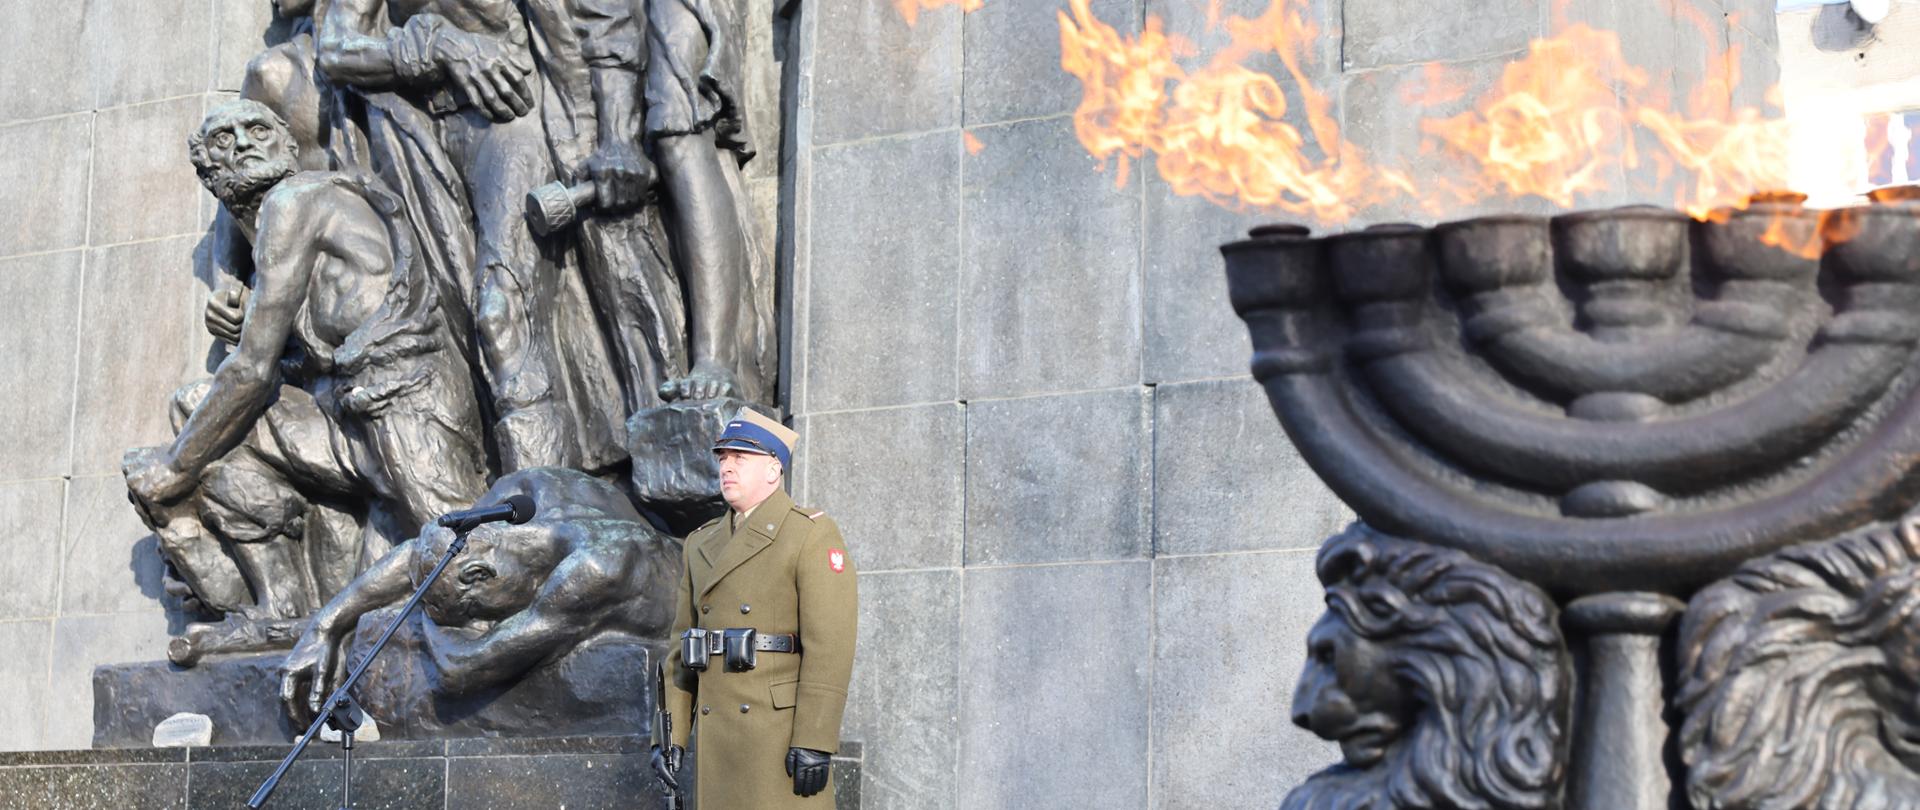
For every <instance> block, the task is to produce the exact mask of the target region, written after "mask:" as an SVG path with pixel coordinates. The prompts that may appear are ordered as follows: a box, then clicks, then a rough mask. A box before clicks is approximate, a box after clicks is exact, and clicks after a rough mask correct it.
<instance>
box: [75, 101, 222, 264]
mask: <svg viewBox="0 0 1920 810" xmlns="http://www.w3.org/2000/svg"><path fill="white" fill-rule="evenodd" d="M203 102H204V98H203V97H202V96H188V97H184V98H175V99H169V100H166V101H157V102H153V103H150V104H138V105H134V106H131V107H120V108H116V109H112V110H106V111H104V112H101V113H100V115H99V117H98V118H97V120H96V121H95V123H94V141H93V143H94V156H93V214H92V220H93V221H92V225H91V226H90V230H89V231H88V239H89V240H90V242H91V244H94V245H111V244H117V243H120V242H131V241H134V240H138V239H153V238H155V237H161V236H177V235H180V234H186V233H191V232H194V231H196V230H198V229H199V228H200V202H201V197H202V196H205V195H206V192H205V191H203V190H202V189H201V186H200V180H199V178H198V177H196V176H195V175H194V171H193V163H192V161H190V160H189V159H188V158H187V135H188V134H190V133H192V132H193V131H194V130H195V129H197V128H198V127H199V126H200V118H201V114H202V104H203Z"/></svg>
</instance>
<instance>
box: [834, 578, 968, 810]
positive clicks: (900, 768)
mask: <svg viewBox="0 0 1920 810" xmlns="http://www.w3.org/2000/svg"><path fill="white" fill-rule="evenodd" d="M959 634H960V574H959V573H958V572H956V571H913V572H895V573H882V574H874V573H862V574H861V575H860V638H859V641H858V649H859V651H860V652H859V658H858V659H857V660H856V661H855V662H854V669H853V684H852V686H851V688H850V690H849V692H848V697H847V717H846V722H845V723H844V724H843V725H842V727H841V736H842V737H844V738H847V739H855V740H860V741H861V751H862V754H863V757H864V762H863V770H862V773H863V777H862V780H861V781H862V783H863V784H862V785H861V787H862V794H861V795H862V796H863V797H864V799H865V802H866V803H865V805H864V806H865V807H866V808H867V810H880V809H881V808H885V810H905V808H929V809H932V808H954V807H956V806H957V805H955V804H954V802H955V800H956V798H957V797H956V796H955V795H954V790H953V786H954V781H955V779H956V778H957V774H956V772H955V767H956V766H957V765H958V761H957V757H958V756H959V750H958V748H957V746H956V744H955V741H956V732H957V731H958V729H957V728H956V724H955V720H956V718H957V717H958V715H959V702H960V694H959V690H960V683H959V677H960V670H959V661H960V657H959V647H958V645H957V644H956V643H955V639H956V638H958V637H959Z"/></svg>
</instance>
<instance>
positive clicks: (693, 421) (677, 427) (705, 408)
mask: <svg viewBox="0 0 1920 810" xmlns="http://www.w3.org/2000/svg"><path fill="white" fill-rule="evenodd" d="M747 405H748V403H747V402H746V401H744V400H739V399H733V398H731V397H729V398H725V399H702V400H680V401H677V402H670V403H667V404H665V405H657V406H654V407H652V408H646V409H644V410H641V411H639V412H638V413H635V414H634V415H633V416H632V417H631V418H629V419H628V420H627V454H628V455H629V456H631V457H632V458H633V469H632V472H631V473H630V474H629V480H630V481H631V482H632V484H633V493H634V498H635V500H637V501H639V503H640V505H641V506H643V507H645V508H646V509H648V510H650V511H652V512H653V513H654V514H656V515H658V516H659V517H661V518H663V519H665V520H666V521H667V522H668V523H669V524H670V525H671V526H672V529H673V531H674V533H675V534H678V535H681V536H685V535H686V534H688V533H691V532H692V531H693V530H694V529H697V528H699V527H700V524H702V523H705V522H707V521H709V520H712V519H714V518H716V517H719V516H720V515H721V514H723V513H724V512H726V508H727V505H726V501H725V500H724V499H722V498H721V495H720V465H719V463H718V462H716V461H715V460H714V455H713V442H714V439H716V438H718V437H719V436H720V433H721V432H722V431H724V430H726V428H727V422H728V420H731V419H733V418H734V417H735V416H737V415H739V413H740V411H741V410H743V409H745V408H746V407H747Z"/></svg>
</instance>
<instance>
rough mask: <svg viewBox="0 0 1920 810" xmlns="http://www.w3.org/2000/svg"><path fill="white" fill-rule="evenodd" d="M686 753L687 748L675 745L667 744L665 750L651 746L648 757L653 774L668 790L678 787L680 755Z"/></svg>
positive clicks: (677, 788)
mask: <svg viewBox="0 0 1920 810" xmlns="http://www.w3.org/2000/svg"><path fill="white" fill-rule="evenodd" d="M686 753H687V749H685V748H681V747H680V746H677V745H669V746H667V749H666V750H665V751H662V750H660V746H658V745H656V746H654V747H653V753H652V755H651V756H650V757H649V760H650V761H651V762H652V764H653V775H654V776H656V777H658V778H659V779H660V784H662V785H665V786H666V787H667V789H668V790H679V789H680V757H681V756H682V755H684V754H686Z"/></svg>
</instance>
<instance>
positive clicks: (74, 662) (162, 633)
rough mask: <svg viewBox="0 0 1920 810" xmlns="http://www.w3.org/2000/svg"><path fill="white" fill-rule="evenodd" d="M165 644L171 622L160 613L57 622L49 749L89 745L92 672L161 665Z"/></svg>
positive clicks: (50, 690) (49, 696)
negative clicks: (114, 667) (103, 667)
mask: <svg viewBox="0 0 1920 810" xmlns="http://www.w3.org/2000/svg"><path fill="white" fill-rule="evenodd" d="M167 641H168V635H167V617H166V614H164V613H162V612H160V611H159V610H154V611H153V612H151V613H118V614H113V615H105V616H66V617H62V618H60V619H57V620H55V621H54V626H53V666H52V674H51V681H50V684H49V687H48V692H47V730H46V737H45V738H44V739H43V740H42V743H43V744H44V745H45V747H47V748H86V747H88V746H90V745H91V744H92V743H93V669H94V667H97V666H101V665H104V664H125V663H129V662H133V661H158V660H163V659H165V658H166V655H167Z"/></svg>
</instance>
